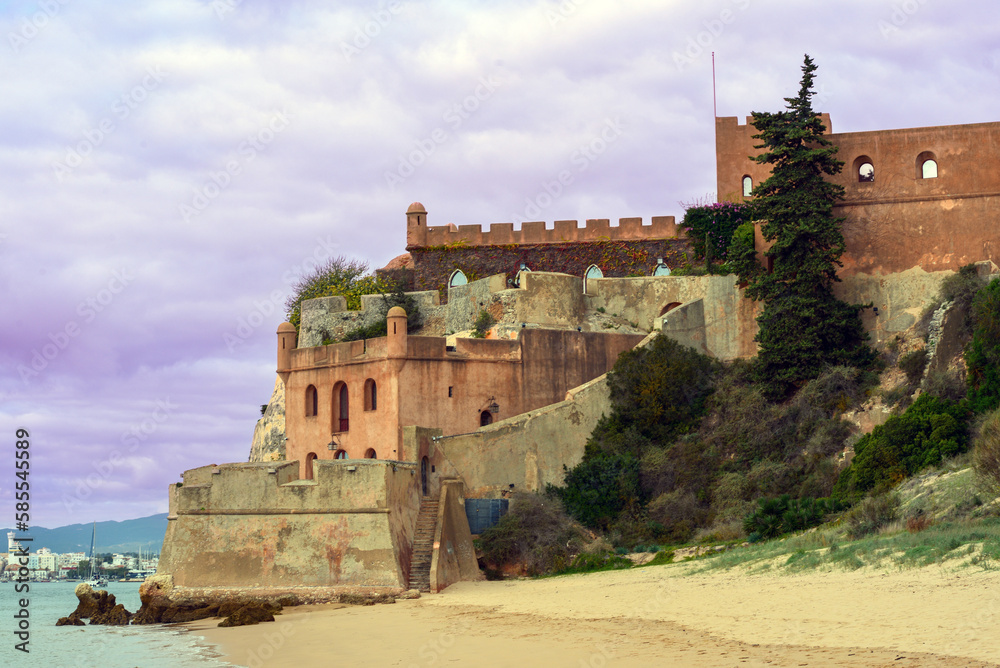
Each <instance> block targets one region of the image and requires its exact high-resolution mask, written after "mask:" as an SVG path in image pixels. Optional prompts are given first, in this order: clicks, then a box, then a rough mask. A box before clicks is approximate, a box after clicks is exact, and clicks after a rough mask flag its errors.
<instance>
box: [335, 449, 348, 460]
mask: <svg viewBox="0 0 1000 668" xmlns="http://www.w3.org/2000/svg"><path fill="white" fill-rule="evenodd" d="M333 458H334V459H347V450H337V451H336V452H335V453H333Z"/></svg>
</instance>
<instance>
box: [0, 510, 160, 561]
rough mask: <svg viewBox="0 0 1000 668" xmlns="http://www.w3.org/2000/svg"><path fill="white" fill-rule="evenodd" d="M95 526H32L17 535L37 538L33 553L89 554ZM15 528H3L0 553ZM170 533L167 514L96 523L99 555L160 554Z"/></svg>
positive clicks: (4, 550) (5, 548) (32, 545)
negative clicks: (36, 551)
mask: <svg viewBox="0 0 1000 668" xmlns="http://www.w3.org/2000/svg"><path fill="white" fill-rule="evenodd" d="M93 526H94V525H93V524H92V523H91V524H70V525H69V526H64V527H58V528H56V529H46V528H44V527H31V528H30V529H28V531H27V532H20V531H18V532H15V533H16V535H18V536H24V535H27V536H30V537H31V538H34V540H33V541H32V542H31V547H29V548H28V549H29V550H31V551H32V552H34V551H35V550H37V549H38V548H40V547H47V548H49V549H50V550H52V551H53V552H55V553H57V554H62V553H64V552H90V536H91V533H92V532H93ZM8 531H13V529H0V540H2V541H3V546H2V547H0V552H6V551H7V532H8ZM166 531H167V514H166V513H160V514H158V515H150V516H149V517H140V518H138V519H134V520H124V521H122V522H113V521H112V522H98V523H97V552H98V553H104V552H137V551H138V550H139V548H140V547H142V551H143V552H146V551H150V552H153V553H158V552H159V551H160V548H162V547H163V534H165V533H166Z"/></svg>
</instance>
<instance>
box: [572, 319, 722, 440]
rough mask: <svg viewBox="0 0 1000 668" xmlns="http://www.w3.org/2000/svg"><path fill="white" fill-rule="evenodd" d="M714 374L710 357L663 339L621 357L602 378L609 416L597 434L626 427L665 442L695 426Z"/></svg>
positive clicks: (613, 431)
mask: <svg viewBox="0 0 1000 668" xmlns="http://www.w3.org/2000/svg"><path fill="white" fill-rule="evenodd" d="M718 370H719V364H718V363H717V362H715V361H714V360H712V359H711V358H709V357H707V356H705V355H702V354H701V353H699V352H697V351H696V350H694V349H693V348H688V347H687V346H684V345H681V344H680V343H677V342H676V341H674V340H673V339H670V338H668V337H666V336H657V337H656V338H654V339H653V341H652V342H651V343H650V344H649V345H647V346H644V347H641V348H635V349H633V350H629V351H626V352H624V353H622V354H621V355H620V356H619V357H618V361H617V362H616V363H615V366H614V368H613V369H612V370H611V371H610V372H608V376H607V379H608V380H607V382H608V390H609V392H610V395H611V415H610V417H609V419H608V423H607V424H606V425H605V427H606V429H605V431H604V432H603V433H604V434H605V435H606V434H610V433H616V432H621V431H625V430H626V429H628V428H630V427H631V428H634V429H635V430H636V431H637V432H638V434H640V435H641V436H643V437H645V438H648V439H650V440H652V441H654V442H658V443H661V444H667V443H669V442H670V441H671V440H673V438H674V437H675V436H677V435H679V434H684V433H687V432H688V431H690V430H692V429H693V428H694V427H696V426H697V424H698V420H699V419H700V418H701V415H702V413H703V412H704V410H705V399H706V398H707V397H708V395H709V394H710V393H711V391H712V381H713V379H714V376H715V374H716V373H717V372H718ZM595 433H596V430H595ZM592 440H593V438H592Z"/></svg>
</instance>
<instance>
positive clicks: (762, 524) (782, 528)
mask: <svg viewBox="0 0 1000 668" xmlns="http://www.w3.org/2000/svg"><path fill="white" fill-rule="evenodd" d="M758 503H759V505H758V507H757V509H756V510H754V511H753V512H751V513H750V514H748V515H747V516H746V518H745V519H744V520H743V530H744V531H746V533H747V536H749V540H750V542H756V541H759V540H769V539H771V538H777V537H778V536H780V535H782V534H786V533H791V532H792V531H803V530H805V529H808V528H810V527H814V526H817V525H819V524H822V523H823V522H825V521H826V518H827V516H828V515H830V514H831V513H835V512H839V511H841V510H843V509H844V508H845V505H844V504H842V503H840V502H838V501H837V500H835V499H810V498H806V499H793V498H792V497H791V496H789V495H788V494H783V495H782V496H780V497H778V498H771V499H760V501H759V502H758Z"/></svg>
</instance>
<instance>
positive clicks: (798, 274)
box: [741, 55, 876, 399]
mask: <svg viewBox="0 0 1000 668" xmlns="http://www.w3.org/2000/svg"><path fill="white" fill-rule="evenodd" d="M815 70H816V65H815V63H814V62H813V61H812V59H811V58H810V57H809V56H808V55H806V57H805V64H804V65H803V66H802V81H801V86H800V88H799V94H798V95H797V96H796V97H792V98H785V101H786V102H787V103H788V104H787V108H786V109H785V110H784V111H779V112H776V113H770V112H753V115H752V117H753V125H754V127H755V128H756V129H757V131H758V134H755V135H754V139H759V140H760V141H761V143H760V144H758V145H756V146H755V148H759V149H764V151H763V152H762V153H761V154H760V155H759V156H757V157H756V158H754V159H755V160H756V161H757V162H758V163H762V164H767V165H770V166H771V176H770V177H769V178H768V179H767V180H766V181H764V182H762V183H760V184H759V185H758V186H757V187H756V188H754V190H753V195H754V204H755V207H756V217H757V218H758V219H760V220H762V221H763V222H762V224H761V233H762V235H763V237H764V239H766V240H767V241H770V242H773V245H772V246H771V248H770V249H769V250H768V251H767V252H766V253H765V256H766V257H767V258H769V259H770V261H771V262H770V264H771V266H772V271H769V272H764V271H754V272H749V275H747V276H741V279H743V280H746V281H748V283H749V285H748V287H747V291H746V294H747V296H748V297H750V298H751V299H754V300H757V301H763V303H764V307H763V310H762V312H761V314H760V316H759V317H758V318H757V323H758V325H759V327H760V331H759V332H758V334H757V343H758V350H759V352H758V357H757V367H756V376H757V380H758V382H760V383H761V384H762V385H763V386H764V390H765V394H767V395H768V396H769V397H770V398H771V399H782V398H784V397H787V396H788V395H789V394H790V393H791V392H792V391H794V390H795V389H796V388H798V387H799V386H800V385H802V384H803V383H804V382H805V381H807V380H810V379H812V378H815V377H817V376H818V375H819V374H820V372H821V371H822V370H823V368H824V367H826V366H828V365H831V364H835V365H846V366H855V367H869V366H871V365H872V364H873V363H874V362H875V359H876V355H875V351H874V350H872V348H871V347H869V346H868V344H867V339H868V336H867V334H866V333H865V331H864V328H863V327H862V325H861V317H860V310H861V309H862V308H864V306H862V305H858V304H854V305H850V304H845V303H844V302H841V301H839V300H838V299H837V298H836V297H834V295H833V290H832V288H833V283H834V282H835V281H838V280H839V279H838V278H837V267H839V266H842V265H841V262H840V256H841V255H842V254H843V252H844V248H845V245H844V236H843V234H842V233H841V230H840V226H841V223H842V222H843V219H842V218H836V217H834V215H833V206H834V204H835V203H836V202H837V201H838V200H840V199H841V198H843V196H844V189H843V187H841V186H839V185H837V184H835V183H831V182H830V181H827V180H826V179H825V178H824V177H825V176H832V175H834V174H838V173H840V170H841V169H842V168H843V165H844V163H843V162H841V161H840V160H837V158H836V152H837V147H836V146H834V145H833V144H832V143H831V142H830V141H829V140H828V139H826V138H824V137H823V132H824V131H825V130H826V126H825V125H824V124H823V121H822V119H821V118H820V117H819V116H818V115H817V114H816V112H815V111H813V108H812V97H813V95H815V93H814V91H813V72H815Z"/></svg>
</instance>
